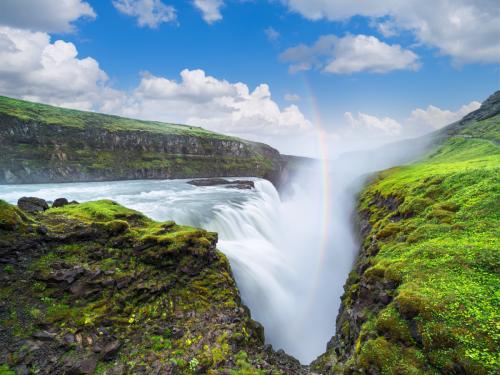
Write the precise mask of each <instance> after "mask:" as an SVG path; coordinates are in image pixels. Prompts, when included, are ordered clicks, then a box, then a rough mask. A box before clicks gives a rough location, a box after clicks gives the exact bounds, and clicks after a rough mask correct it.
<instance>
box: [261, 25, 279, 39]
mask: <svg viewBox="0 0 500 375" xmlns="http://www.w3.org/2000/svg"><path fill="white" fill-rule="evenodd" d="M264 32H265V33H266V36H267V39H268V40H269V41H270V42H276V41H277V40H278V39H279V38H280V36H281V34H280V33H279V32H278V31H277V30H276V29H275V28H274V27H272V26H269V27H268V28H266V29H265V30H264Z"/></svg>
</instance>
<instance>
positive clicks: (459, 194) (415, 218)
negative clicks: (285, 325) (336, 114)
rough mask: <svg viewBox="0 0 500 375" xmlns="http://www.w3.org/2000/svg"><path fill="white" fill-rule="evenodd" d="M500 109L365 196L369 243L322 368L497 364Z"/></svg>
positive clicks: (460, 368) (489, 369)
mask: <svg viewBox="0 0 500 375" xmlns="http://www.w3.org/2000/svg"><path fill="white" fill-rule="evenodd" d="M499 136H500V115H496V116H493V117H490V118H487V119H483V120H480V121H472V122H470V123H468V124H466V125H465V126H461V128H460V129H459V130H457V131H455V132H454V133H453V135H452V136H451V137H449V138H447V139H446V140H444V141H443V142H442V143H441V145H440V146H439V147H437V149H436V150H434V152H432V154H430V155H428V156H427V157H426V158H425V159H423V160H421V161H420V162H417V163H415V164H412V165H408V166H403V167H396V168H392V169H389V170H386V171H383V172H381V173H379V174H378V176H377V177H376V178H375V179H374V180H373V181H372V182H370V183H369V185H368V186H367V187H366V189H365V190H364V191H363V192H362V194H361V196H360V204H359V212H360V216H361V227H362V232H363V234H364V237H363V238H364V241H363V243H362V250H361V254H360V257H359V259H358V262H357V264H356V265H355V267H354V271H353V272H352V273H351V274H350V277H349V280H348V282H347V284H346V286H345V294H344V296H343V297H342V308H341V312H340V315H339V318H338V320H337V335H336V336H335V337H334V338H333V339H332V341H331V342H330V343H329V347H328V350H327V353H325V354H324V355H323V356H321V357H320V358H318V360H316V362H315V363H314V366H313V367H314V368H316V369H317V370H319V371H322V372H324V373H331V374H337V373H358V372H361V373H370V374H424V373H425V374H440V373H444V374H498V371H499V370H500V354H499V351H498V348H499V347H500V330H499V321H500V293H499V291H500V239H499V238H500V220H499V219H500V147H499V145H498V139H499Z"/></svg>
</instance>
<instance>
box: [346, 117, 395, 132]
mask: <svg viewBox="0 0 500 375" xmlns="http://www.w3.org/2000/svg"><path fill="white" fill-rule="evenodd" d="M344 119H345V121H346V123H347V124H348V125H349V126H350V127H351V128H353V129H359V130H362V131H365V130H366V131H369V132H373V131H375V132H378V133H382V134H388V135H398V134H400V133H401V128H402V127H401V124H400V123H399V122H397V121H396V120H394V119H392V118H390V117H384V118H381V119H380V118H378V117H376V116H370V115H367V114H366V113H360V112H358V114H357V116H356V117H355V116H353V115H352V113H351V112H346V113H344Z"/></svg>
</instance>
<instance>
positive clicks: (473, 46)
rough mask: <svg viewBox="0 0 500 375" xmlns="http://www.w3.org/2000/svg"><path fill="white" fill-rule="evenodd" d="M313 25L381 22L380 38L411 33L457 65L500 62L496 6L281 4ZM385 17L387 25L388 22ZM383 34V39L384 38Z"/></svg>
mask: <svg viewBox="0 0 500 375" xmlns="http://www.w3.org/2000/svg"><path fill="white" fill-rule="evenodd" d="M282 2H283V3H285V4H286V5H287V6H288V7H289V8H290V9H291V10H292V11H295V12H298V13H300V14H302V15H303V16H304V17H306V18H308V19H311V20H318V19H322V18H325V19H329V20H332V21H344V20H346V19H349V18H351V17H353V16H355V15H360V16H365V17H370V18H374V19H380V18H384V20H383V21H380V22H381V25H380V27H379V31H381V32H382V33H383V35H388V34H387V33H389V34H392V35H394V33H395V32H396V31H397V30H398V29H399V30H408V31H410V32H412V33H413V34H414V36H415V38H416V40H417V41H418V42H419V43H422V44H425V45H428V46H432V47H436V48H438V49H439V51H440V52H441V53H442V54H444V55H448V56H451V57H452V58H453V59H454V61H455V62H456V63H474V62H480V63H495V62H499V61H500V38H499V35H500V7H499V6H498V1H497V0H455V1H449V0H435V1H432V3H428V4H423V3H422V1H420V0H406V1H400V0H379V1H351V0H335V1H331V0H282ZM387 17H389V21H387ZM384 32H385V34H384Z"/></svg>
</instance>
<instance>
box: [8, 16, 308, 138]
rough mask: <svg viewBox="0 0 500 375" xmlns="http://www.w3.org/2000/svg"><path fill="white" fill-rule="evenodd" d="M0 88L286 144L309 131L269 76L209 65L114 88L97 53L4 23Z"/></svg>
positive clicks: (79, 106) (31, 97) (40, 99)
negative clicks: (263, 79) (230, 74)
mask: <svg viewBox="0 0 500 375" xmlns="http://www.w3.org/2000/svg"><path fill="white" fill-rule="evenodd" d="M0 94H2V95H8V96H13V97H18V98H23V99H27V100H32V101H37V102H43V103H48V104H53V105H58V106H63V107H68V108H77V109H84V110H95V111H99V112H105V113H112V114H119V115H124V116H130V117H134V118H141V119H148V120H157V121H165V122H178V123H187V124H192V125H197V126H203V127H205V128H208V129H212V130H214V131H219V132H224V133H227V134H233V135H237V136H241V137H245V138H249V139H253V140H261V141H266V142H271V143H273V144H275V145H280V140H281V139H282V138H283V137H292V136H297V135H304V134H307V133H308V132H310V131H311V130H312V125H311V123H310V122H309V121H308V120H307V118H306V117H305V116H304V115H303V113H302V112H301V111H300V109H299V107H298V106H296V105H289V106H285V107H280V106H279V105H278V104H277V103H276V102H275V101H274V100H273V98H272V94H271V90H270V88H269V86H268V85H267V84H260V85H258V86H257V87H255V88H253V89H251V88H249V86H248V85H246V84H245V83H242V82H229V81H227V80H224V79H218V78H215V77H212V76H210V75H207V74H206V73H205V72H204V71H203V70H200V69H195V70H189V69H185V70H183V71H182V72H181V73H180V76H179V78H178V79H169V78H167V77H161V76H155V75H152V74H149V73H143V75H142V77H141V79H140V82H139V84H138V85H137V87H136V88H135V89H133V90H130V91H120V90H116V89H113V88H112V87H111V86H110V84H109V82H108V76H107V75H106V73H105V72H104V71H103V70H102V69H101V68H100V66H99V63H98V62H97V61H96V60H95V59H93V58H91V57H79V56H78V51H77V48H76V47H75V45H74V44H73V43H68V42H65V41H63V40H51V37H50V36H49V35H48V34H47V33H43V32H31V31H28V30H20V29H14V28H10V27H6V26H0Z"/></svg>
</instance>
